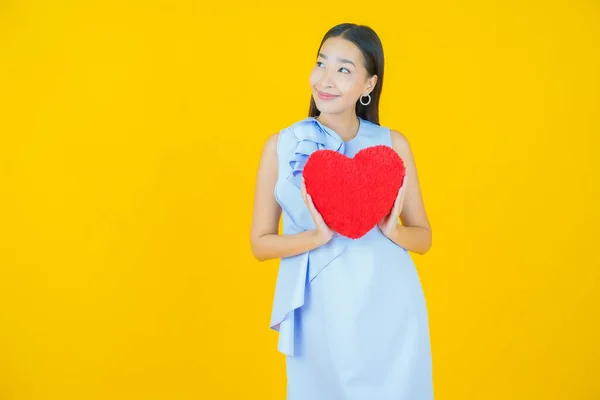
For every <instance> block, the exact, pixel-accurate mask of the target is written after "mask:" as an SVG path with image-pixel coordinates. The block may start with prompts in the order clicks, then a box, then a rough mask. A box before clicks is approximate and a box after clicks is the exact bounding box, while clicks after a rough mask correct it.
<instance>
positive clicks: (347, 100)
mask: <svg viewBox="0 0 600 400" xmlns="http://www.w3.org/2000/svg"><path fill="white" fill-rule="evenodd" d="M376 82H377V77H376V76H373V77H369V76H368V73H367V70H366V69H365V65H364V57H363V55H362V53H361V51H360V49H359V48H358V47H357V46H356V45H355V44H354V43H352V42H350V41H349V40H346V39H343V38H341V37H332V38H329V39H327V40H326V41H325V42H324V43H323V45H322V46H321V50H320V51H319V56H318V57H317V62H316V63H315V66H314V68H313V70H312V72H311V74H310V86H311V89H312V96H313V98H314V100H315V103H316V105H317V108H318V109H319V111H320V112H321V113H326V114H336V113H340V112H343V111H345V110H348V109H354V107H355V105H356V102H357V101H358V99H359V97H360V96H361V95H367V94H368V93H371V91H372V90H373V88H374V87H375V83H376Z"/></svg>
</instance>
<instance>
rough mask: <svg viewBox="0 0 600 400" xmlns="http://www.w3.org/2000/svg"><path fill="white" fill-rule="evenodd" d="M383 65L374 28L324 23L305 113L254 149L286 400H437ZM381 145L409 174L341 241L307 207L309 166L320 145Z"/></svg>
mask: <svg viewBox="0 0 600 400" xmlns="http://www.w3.org/2000/svg"><path fill="white" fill-rule="evenodd" d="M383 63H384V57H383V49H382V45H381V42H380V40H379V37H378V36H377V34H376V33H375V32H374V31H373V30H372V29H370V28H369V27H366V26H359V25H355V24H341V25H338V26H335V27H333V28H332V29H331V30H329V31H328V32H327V33H326V35H325V37H324V38H323V40H322V41H321V44H320V46H319V51H318V53H317V61H316V64H315V66H314V69H313V70H312V72H311V74H310V87H311V90H312V97H311V104H310V111H309V117H308V118H306V119H304V120H301V121H298V122H296V123H294V124H293V125H291V126H289V127H287V128H285V129H283V130H281V131H280V132H279V133H277V134H274V135H271V136H270V137H269V138H268V139H267V141H266V144H265V146H264V149H263V153H262V156H261V160H260V164H259V168H258V174H257V182H256V194H255V199H254V201H255V203H254V211H253V220H252V228H251V245H252V251H253V253H254V255H255V257H256V258H257V259H259V260H270V259H281V261H280V267H279V274H278V277H277V285H276V289H275V300H274V304H273V310H272V321H271V328H273V329H275V330H276V331H278V332H279V345H278V349H279V351H281V352H282V353H284V354H285V355H286V371H287V378H288V385H287V393H288V394H287V398H288V400H338V399H339V400H355V399H361V400H363V399H364V400H391V399H393V400H429V399H432V398H433V384H432V364H431V350H430V341H429V325H428V315H427V308H426V303H425V299H424V295H423V291H422V288H421V283H420V280H419V276H418V273H417V271H416V269H415V265H414V264H413V261H412V259H411V256H410V254H409V252H413V253H417V254H425V253H426V252H427V251H428V250H429V248H430V247H431V227H430V224H429V220H428V217H427V214H426V212H425V208H424V205H423V200H422V195H421V189H420V186H419V180H418V177H417V169H416V166H415V160H414V158H413V154H412V152H411V148H410V146H409V143H408V140H407V139H406V137H405V136H404V135H403V134H401V133H400V132H397V131H395V130H392V129H389V128H386V127H383V126H380V124H379V112H378V107H379V98H380V94H381V89H382V84H383ZM381 144H383V145H387V146H390V147H392V148H393V149H395V150H396V152H397V153H398V154H399V155H400V157H401V158H402V159H403V161H404V164H405V167H406V178H405V180H404V182H403V184H402V188H401V189H400V190H399V192H398V196H397V199H396V202H395V204H394V207H393V208H392V210H391V211H390V213H389V215H387V216H386V217H385V218H384V219H383V220H382V221H381V222H380V223H379V224H378V225H377V226H375V227H374V228H373V229H371V231H369V232H368V233H367V234H366V235H364V236H363V237H361V238H360V239H350V238H346V237H344V236H342V235H340V234H338V233H336V232H334V231H333V230H332V229H331V228H329V227H328V226H327V225H326V224H325V222H324V221H323V218H322V217H321V215H320V214H319V211H318V210H317V209H316V208H315V206H314V204H313V203H312V200H311V196H310V193H307V192H306V187H305V186H304V181H303V179H302V170H303V167H304V164H305V163H306V161H307V159H308V157H309V156H310V154H311V153H312V152H313V151H315V150H318V149H330V150H334V151H338V152H340V153H342V154H344V155H346V156H348V157H353V156H354V155H355V154H356V153H357V152H358V151H359V150H361V149H363V148H365V147H369V146H374V145H381ZM280 216H282V218H283V234H279V232H278V225H279V218H280ZM399 219H400V221H401V223H399Z"/></svg>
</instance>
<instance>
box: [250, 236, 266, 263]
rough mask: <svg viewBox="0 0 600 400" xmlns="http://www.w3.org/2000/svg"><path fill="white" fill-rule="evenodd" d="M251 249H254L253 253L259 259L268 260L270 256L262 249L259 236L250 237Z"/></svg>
mask: <svg viewBox="0 0 600 400" xmlns="http://www.w3.org/2000/svg"><path fill="white" fill-rule="evenodd" d="M250 250H251V251H252V255H253V256H254V258H255V259H256V260H257V261H261V262H262V261H268V260H269V257H268V256H267V255H266V254H265V252H264V251H262V250H261V246H260V243H259V239H258V238H252V239H250Z"/></svg>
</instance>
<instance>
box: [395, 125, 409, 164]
mask: <svg viewBox="0 0 600 400" xmlns="http://www.w3.org/2000/svg"><path fill="white" fill-rule="evenodd" d="M390 136H391V138H392V148H393V149H394V150H396V152H397V153H398V154H400V156H401V157H402V158H404V157H408V156H410V155H411V149H410V143H409V142H408V138H407V137H406V135H405V134H403V133H402V132H400V131H397V130H395V129H390Z"/></svg>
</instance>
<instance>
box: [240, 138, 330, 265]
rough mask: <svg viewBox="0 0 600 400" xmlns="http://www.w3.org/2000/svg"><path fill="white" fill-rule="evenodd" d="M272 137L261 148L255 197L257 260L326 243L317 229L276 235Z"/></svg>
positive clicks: (274, 142)
mask: <svg viewBox="0 0 600 400" xmlns="http://www.w3.org/2000/svg"><path fill="white" fill-rule="evenodd" d="M278 137H279V134H277V133H276V134H274V135H271V136H270V137H269V138H268V139H267V141H266V143H265V145H264V148H263V152H262V155H261V159H260V163H259V167H258V173H257V177H256V189H255V194H254V209H253V212H252V226H251V232H250V244H251V247H252V254H253V255H254V257H256V259H257V260H259V261H266V260H271V259H276V258H284V257H290V256H294V255H297V254H301V253H305V252H307V251H309V250H312V249H315V248H317V247H319V246H321V245H323V244H324V243H325V242H326V241H327V240H326V238H323V235H320V234H319V232H317V230H308V231H304V232H300V233H295V234H288V235H279V234H278V232H279V230H278V228H279V218H280V217H281V207H280V206H279V204H278V203H277V200H276V199H275V195H274V191H275V183H276V182H277V140H278Z"/></svg>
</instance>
